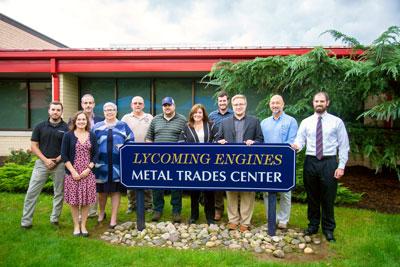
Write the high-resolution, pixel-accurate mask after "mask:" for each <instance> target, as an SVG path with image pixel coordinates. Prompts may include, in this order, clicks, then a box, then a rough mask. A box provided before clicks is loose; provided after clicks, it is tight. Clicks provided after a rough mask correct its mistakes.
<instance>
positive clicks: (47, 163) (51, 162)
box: [43, 158, 56, 170]
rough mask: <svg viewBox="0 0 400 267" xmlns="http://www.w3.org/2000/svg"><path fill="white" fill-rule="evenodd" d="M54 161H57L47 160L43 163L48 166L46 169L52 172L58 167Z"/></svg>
mask: <svg viewBox="0 0 400 267" xmlns="http://www.w3.org/2000/svg"><path fill="white" fill-rule="evenodd" d="M54 161H55V159H48V158H46V159H45V160H44V161H43V162H44V165H46V168H47V169H49V170H51V169H54V167H55V166H56V163H55V162H54Z"/></svg>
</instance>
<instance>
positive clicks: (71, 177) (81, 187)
mask: <svg viewBox="0 0 400 267" xmlns="http://www.w3.org/2000/svg"><path fill="white" fill-rule="evenodd" d="M97 157H98V149H97V141H96V136H95V135H94V134H93V133H91V132H90V123H89V120H88V118H87V116H86V114H85V113H84V112H83V111H79V112H77V113H76V114H75V115H74V117H73V118H72V120H71V123H70V131H69V132H68V133H66V134H65V135H64V138H63V142H62V147H61V158H62V160H63V161H64V162H65V168H66V170H65V171H66V175H65V180H64V200H65V202H66V203H67V204H69V205H70V207H71V214H72V219H73V222H74V232H73V235H74V236H84V237H87V236H89V233H88V231H87V229H86V221H87V217H88V211H89V206H90V205H91V204H94V203H95V202H96V178H95V176H94V174H93V172H92V169H93V168H94V166H95V162H96V161H97ZM79 208H80V209H81V222H80V223H79Z"/></svg>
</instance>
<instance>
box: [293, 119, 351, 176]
mask: <svg viewBox="0 0 400 267" xmlns="http://www.w3.org/2000/svg"><path fill="white" fill-rule="evenodd" d="M318 116H319V115H318V114H316V113H314V114H313V115H311V116H310V117H308V118H306V119H304V120H303V121H302V122H301V123H300V127H299V130H298V132H297V136H296V139H295V141H294V144H296V145H297V146H298V147H299V150H301V149H302V148H303V147H304V145H307V149H306V155H310V156H316V129H317V122H318ZM321 116H322V119H321V122H322V140H323V141H322V143H323V155H324V156H336V155H337V153H338V151H339V166H338V168H340V169H344V167H345V165H346V163H347V160H348V154H349V150H350V147H349V138H348V136H347V131H346V127H345V126H344V123H343V121H342V120H341V119H340V118H338V117H336V116H334V115H332V114H329V113H327V112H325V113H323V114H322V115H321Z"/></svg>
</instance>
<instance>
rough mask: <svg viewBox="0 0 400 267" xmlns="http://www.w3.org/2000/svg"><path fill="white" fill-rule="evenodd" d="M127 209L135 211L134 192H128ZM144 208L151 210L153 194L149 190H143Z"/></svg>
mask: <svg viewBox="0 0 400 267" xmlns="http://www.w3.org/2000/svg"><path fill="white" fill-rule="evenodd" d="M127 197H128V209H132V210H134V209H136V190H128V191H127ZM144 208H145V209H152V208H153V193H152V192H151V190H144Z"/></svg>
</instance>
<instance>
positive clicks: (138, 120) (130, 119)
mask: <svg viewBox="0 0 400 267" xmlns="http://www.w3.org/2000/svg"><path fill="white" fill-rule="evenodd" d="M152 120H153V116H152V115H151V114H149V113H144V114H143V116H141V117H137V116H135V115H134V114H133V113H128V114H125V115H124V116H123V117H122V119H121V121H123V122H125V123H126V124H128V126H129V128H131V130H132V132H133V134H134V135H135V142H144V141H145V140H144V138H145V137H146V133H147V130H148V129H149V127H150V123H151V121H152Z"/></svg>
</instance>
